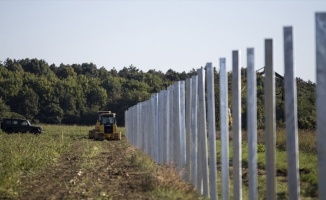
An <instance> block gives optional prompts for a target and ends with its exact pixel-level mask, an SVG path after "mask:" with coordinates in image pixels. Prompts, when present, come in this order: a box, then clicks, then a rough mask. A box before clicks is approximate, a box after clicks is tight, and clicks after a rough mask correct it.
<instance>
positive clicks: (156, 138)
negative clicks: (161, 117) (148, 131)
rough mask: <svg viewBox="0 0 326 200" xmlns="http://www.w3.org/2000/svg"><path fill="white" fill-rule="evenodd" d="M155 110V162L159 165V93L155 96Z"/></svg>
mask: <svg viewBox="0 0 326 200" xmlns="http://www.w3.org/2000/svg"><path fill="white" fill-rule="evenodd" d="M153 96H154V102H153V104H154V109H153V115H154V116H153V120H154V129H153V134H154V140H153V147H154V148H153V150H154V151H153V153H154V154H153V157H152V158H153V160H154V161H155V162H157V163H158V145H159V144H158V115H157V114H158V113H157V111H158V93H155V94H154V95H153Z"/></svg>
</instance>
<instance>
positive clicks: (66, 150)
mask: <svg viewBox="0 0 326 200" xmlns="http://www.w3.org/2000/svg"><path fill="white" fill-rule="evenodd" d="M91 128H92V127H87V126H54V125H43V129H44V133H42V134H40V135H38V136H36V135H32V134H11V135H8V134H4V133H1V132H0V199H2V198H9V199H21V198H22V195H23V194H25V193H24V191H26V190H32V189H33V188H32V186H30V187H27V186H26V185H25V184H26V180H28V181H31V182H33V180H34V179H38V178H39V177H40V176H41V175H42V176H44V177H50V178H47V179H48V180H45V181H48V182H47V184H51V182H53V180H52V179H51V177H52V176H53V179H55V177H57V176H58V175H57V174H54V175H53V174H48V172H47V169H52V168H53V169H58V170H59V169H60V166H61V167H62V170H63V169H64V170H65V171H67V169H66V167H65V166H66V165H67V163H66V162H68V161H69V162H68V164H69V165H71V167H70V168H71V170H72V172H71V173H72V174H75V171H76V170H77V171H78V172H79V171H80V172H81V171H83V172H84V171H85V174H86V172H91V174H93V175H92V177H90V175H85V176H83V178H82V177H79V179H78V181H79V182H78V184H75V182H76V180H77V179H76V180H75V176H73V177H70V176H69V180H68V181H69V183H70V182H71V180H73V183H74V186H69V188H70V189H69V191H70V193H71V192H72V191H73V194H74V195H77V196H69V195H71V194H70V193H69V195H68V194H65V193H64V191H63V192H62V193H63V195H68V196H66V197H72V198H79V197H91V198H98V197H101V198H102V197H109V196H110V195H111V197H114V196H115V195H116V194H115V193H112V194H110V191H107V190H106V189H105V188H102V186H101V184H100V183H102V182H99V183H97V184H93V182H94V181H95V182H98V181H97V179H94V178H96V177H93V176H94V174H97V173H95V172H92V169H95V168H96V167H99V166H101V165H108V166H111V165H112V160H111V161H110V162H109V161H107V160H106V161H105V162H104V161H103V159H106V158H105V156H104V157H103V156H102V157H101V155H111V154H112V151H114V149H119V151H120V152H115V154H117V156H118V157H117V158H115V159H118V158H119V155H120V157H121V156H122V157H123V158H125V159H126V160H124V161H123V162H122V161H121V162H122V163H116V162H115V161H114V162H113V163H116V166H115V167H114V168H115V169H117V168H119V167H120V165H123V166H127V167H125V168H121V169H120V171H119V172H114V173H118V174H119V173H122V172H123V173H128V174H129V175H128V177H129V176H130V174H133V175H134V176H137V179H135V180H134V181H136V180H137V181H138V182H137V181H136V182H134V183H132V184H136V185H134V186H132V187H134V189H133V190H136V189H135V188H138V189H137V191H138V190H140V191H141V192H140V194H139V195H140V196H139V198H143V197H144V198H145V197H148V198H149V199H202V197H201V196H200V195H198V194H197V193H196V192H193V190H192V188H191V187H190V186H189V185H187V184H185V183H182V182H181V181H180V179H179V178H178V177H177V176H176V175H175V170H174V169H172V168H171V167H169V166H158V165H156V164H155V163H154V162H152V160H151V159H150V158H149V157H148V156H147V155H145V154H144V153H143V152H141V151H140V150H137V149H134V148H132V147H130V146H129V145H128V144H127V142H126V140H125V137H124V138H123V141H121V142H118V143H117V142H114V141H111V142H109V141H104V142H96V141H92V140H88V139H87V133H88V130H89V129H91ZM121 130H122V132H123V133H124V129H121ZM263 135H264V133H263V131H258V160H257V162H258V179H259V180H258V183H259V188H258V192H259V199H265V198H266V187H265V185H266V175H265V174H266V173H265V168H266V161H265V147H264V137H263ZM276 138H277V152H276V167H277V195H278V198H279V199H288V192H287V162H286V160H287V156H286V151H285V149H286V136H285V132H284V130H278V131H277V136H276ZM246 139H247V136H246V133H245V132H244V133H243V142H242V166H243V198H244V199H248V174H247V172H248V164H247V159H248V151H247V142H246ZM112 145H113V146H112ZM220 145H221V144H220V141H219V140H217V166H218V179H219V180H218V182H219V183H218V187H219V188H218V192H219V196H220V197H221V194H220V192H221V184H220V178H221V174H220V172H219V169H220ZM299 149H300V155H299V159H300V167H299V170H300V181H301V183H300V187H301V198H302V199H317V153H316V152H317V150H316V137H315V132H313V131H300V132H299ZM72 160H74V161H76V162H73V163H72V162H71V161H72ZM118 160H119V159H118ZM106 162H108V163H106ZM71 163H72V164H71ZM101 163H102V164H101ZM230 164H231V165H232V141H230ZM58 166H59V167H58ZM128 166H129V167H128ZM102 168H105V169H104V171H105V173H108V172H107V171H108V170H109V169H107V167H105V166H102ZM102 168H101V169H98V170H103V169H102ZM73 170H75V171H73ZM110 170H111V171H112V169H110ZM110 170H109V173H108V174H110V173H111V172H110ZM65 171H62V172H61V171H58V172H57V173H58V174H60V173H66V172H65ZM123 173H122V175H121V177H125V176H123ZM68 175H69V174H68ZM68 175H67V176H68ZM111 176H112V174H111ZM117 176H118V177H120V175H117ZM230 176H231V181H230V194H231V197H232V185H233V184H232V166H231V167H230ZM70 179H71V180H70ZM117 180H120V178H118V179H117ZM123 180H124V179H123ZM130 180H132V179H130V178H129V180H128V181H130ZM62 181H63V182H64V181H66V180H65V179H63V180H62ZM108 181H109V182H110V181H112V180H111V179H109V180H108ZM121 181H122V180H120V182H119V184H127V183H124V182H123V183H121ZM69 183H67V184H69ZM38 184H40V183H39V182H36V183H34V185H35V186H37V185H38ZM102 184H104V185H105V182H103V183H102ZM112 184H113V182H112ZM128 184H130V183H128ZM128 184H127V185H128ZM137 184H138V185H137ZM31 185H32V184H31ZM76 185H78V186H76ZM55 187H60V186H53V188H55ZM66 187H67V186H66ZM128 187H129V186H128ZM53 188H52V189H53ZM49 193H51V190H50V189H49ZM28 194H29V195H32V194H31V193H28ZM78 194H83V195H84V196H78ZM103 194H105V195H106V196H103ZM39 195H44V192H43V193H40V194H39ZM108 195H109V196H108ZM142 195H143V196H142ZM40 197H42V196H40Z"/></svg>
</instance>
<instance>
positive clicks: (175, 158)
mask: <svg viewBox="0 0 326 200" xmlns="http://www.w3.org/2000/svg"><path fill="white" fill-rule="evenodd" d="M179 84H180V83H179V82H176V83H175V84H174V85H173V117H174V120H173V123H174V126H173V128H174V129H173V163H174V165H175V166H177V167H178V159H179V158H178V157H179V155H180V154H179V150H180V135H179V134H180V132H179V130H180V128H179V127H180V121H179V118H180V110H179V108H180V99H179Z"/></svg>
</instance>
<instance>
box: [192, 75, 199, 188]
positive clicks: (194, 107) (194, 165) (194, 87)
mask: <svg viewBox="0 0 326 200" xmlns="http://www.w3.org/2000/svg"><path fill="white" fill-rule="evenodd" d="M191 85H192V91H191V107H192V109H191V155H192V156H191V181H192V185H193V186H194V187H196V186H198V185H197V155H198V154H197V153H198V152H197V149H198V148H197V146H198V143H197V141H198V139H197V103H198V95H197V94H198V92H197V88H198V82H197V76H192V78H191Z"/></svg>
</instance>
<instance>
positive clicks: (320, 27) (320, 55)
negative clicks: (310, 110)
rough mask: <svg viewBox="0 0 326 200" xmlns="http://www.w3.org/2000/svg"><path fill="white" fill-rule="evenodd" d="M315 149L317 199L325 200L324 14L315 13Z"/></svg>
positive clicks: (325, 37) (325, 28) (325, 74)
mask: <svg viewBox="0 0 326 200" xmlns="http://www.w3.org/2000/svg"><path fill="white" fill-rule="evenodd" d="M315 20H316V21H315V23H316V73H317V74H316V78H317V88H316V92H317V109H316V110H317V147H318V187H319V188H318V192H319V199H326V190H325V187H326V171H325V169H326V145H325V141H326V107H325V101H326V91H325V88H326V12H320V13H316V16H315Z"/></svg>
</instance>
